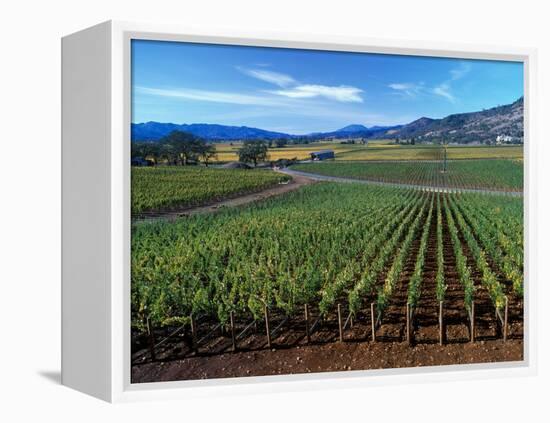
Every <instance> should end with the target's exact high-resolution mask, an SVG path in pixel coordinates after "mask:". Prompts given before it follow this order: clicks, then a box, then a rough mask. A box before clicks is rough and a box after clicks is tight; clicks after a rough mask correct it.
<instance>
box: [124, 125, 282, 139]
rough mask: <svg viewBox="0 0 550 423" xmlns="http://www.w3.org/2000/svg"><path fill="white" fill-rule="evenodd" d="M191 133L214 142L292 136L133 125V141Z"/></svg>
mask: <svg viewBox="0 0 550 423" xmlns="http://www.w3.org/2000/svg"><path fill="white" fill-rule="evenodd" d="M175 130H178V131H184V132H190V133H192V134H193V135H196V136H198V137H202V138H206V139H208V140H213V141H225V140H246V139H255V138H263V139H276V138H289V137H291V135H289V134H284V133H281V132H273V131H266V130H264V129H258V128H249V127H248V126H226V125H216V124H208V123H193V124H190V125H188V124H181V125H178V124H175V123H159V122H146V123H132V141H157V140H159V139H161V138H162V137H164V136H166V135H168V134H169V133H170V132H172V131H175Z"/></svg>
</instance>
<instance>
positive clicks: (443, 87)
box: [432, 83, 456, 103]
mask: <svg viewBox="0 0 550 423" xmlns="http://www.w3.org/2000/svg"><path fill="white" fill-rule="evenodd" d="M432 92H433V93H434V94H435V95H438V96H440V97H443V98H446V99H447V100H449V101H450V102H451V103H455V102H456V97H455V96H454V95H453V93H452V92H451V87H450V85H449V84H448V83H443V84H439V85H438V86H436V87H434V89H433V90H432Z"/></svg>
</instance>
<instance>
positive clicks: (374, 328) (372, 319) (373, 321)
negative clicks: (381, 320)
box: [370, 303, 376, 342]
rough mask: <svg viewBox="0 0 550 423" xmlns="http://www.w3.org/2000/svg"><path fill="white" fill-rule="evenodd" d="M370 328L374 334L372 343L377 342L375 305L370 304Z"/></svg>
mask: <svg viewBox="0 0 550 423" xmlns="http://www.w3.org/2000/svg"><path fill="white" fill-rule="evenodd" d="M370 327H371V332H372V342H376V322H375V320H374V303H370Z"/></svg>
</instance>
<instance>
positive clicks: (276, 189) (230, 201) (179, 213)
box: [132, 175, 317, 222]
mask: <svg viewBox="0 0 550 423" xmlns="http://www.w3.org/2000/svg"><path fill="white" fill-rule="evenodd" d="M315 182H317V181H316V180H315V179H314V178H310V177H308V176H306V175H292V180H291V181H290V182H289V183H288V184H279V185H276V186H273V187H270V188H267V189H264V190H262V191H257V192H252V193H249V194H245V195H242V196H239V197H234V198H227V199H225V200H221V201H216V202H214V203H210V204H206V205H202V206H197V207H182V208H181V209H174V210H169V211H164V212H163V211H159V212H152V213H148V214H146V215H142V216H140V217H136V218H133V219H132V221H133V222H147V221H154V220H159V219H163V220H173V219H176V218H178V217H183V216H192V215H194V214H201V213H212V212H215V211H218V210H222V209H224V208H226V207H238V206H243V205H246V204H249V203H252V202H255V201H260V200H265V199H266V198H270V197H274V196H276V195H281V194H284V193H286V192H291V191H294V190H297V189H298V188H300V187H302V186H305V185H309V184H313V183H315Z"/></svg>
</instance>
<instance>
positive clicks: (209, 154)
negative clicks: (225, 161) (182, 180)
mask: <svg viewBox="0 0 550 423" xmlns="http://www.w3.org/2000/svg"><path fill="white" fill-rule="evenodd" d="M199 157H200V159H201V160H202V161H203V162H204V164H205V166H206V167H208V164H209V163H210V160H212V159H215V158H217V157H218V153H217V152H216V147H215V146H214V145H213V144H208V143H205V144H204V146H203V147H202V149H201V150H200V152H199Z"/></svg>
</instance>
